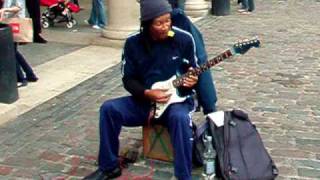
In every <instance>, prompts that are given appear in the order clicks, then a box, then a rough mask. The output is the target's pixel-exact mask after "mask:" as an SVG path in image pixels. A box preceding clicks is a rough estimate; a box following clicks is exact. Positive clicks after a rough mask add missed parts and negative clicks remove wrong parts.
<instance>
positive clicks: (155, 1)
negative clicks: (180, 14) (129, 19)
mask: <svg viewBox="0 0 320 180" xmlns="http://www.w3.org/2000/svg"><path fill="white" fill-rule="evenodd" d="M171 11H172V8H171V5H170V4H169V3H168V1H167V0H140V16H141V18H140V20H141V21H148V20H151V19H154V18H156V17H159V16H161V15H163V14H165V13H170V12H171Z"/></svg>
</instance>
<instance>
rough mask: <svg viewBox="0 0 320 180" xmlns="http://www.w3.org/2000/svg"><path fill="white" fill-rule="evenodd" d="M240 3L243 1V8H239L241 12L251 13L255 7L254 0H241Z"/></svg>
mask: <svg viewBox="0 0 320 180" xmlns="http://www.w3.org/2000/svg"><path fill="white" fill-rule="evenodd" d="M238 3H241V9H239V10H238V11H239V12H240V13H241V14H251V12H252V11H254V9H255V4H254V0H241V1H240V2H239V1H238Z"/></svg>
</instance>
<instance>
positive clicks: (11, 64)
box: [0, 23, 19, 104]
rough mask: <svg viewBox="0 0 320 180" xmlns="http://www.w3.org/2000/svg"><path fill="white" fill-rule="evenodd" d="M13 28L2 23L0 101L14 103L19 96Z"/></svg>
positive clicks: (0, 37)
mask: <svg viewBox="0 0 320 180" xmlns="http://www.w3.org/2000/svg"><path fill="white" fill-rule="evenodd" d="M14 51H15V50H14V45H13V37H12V32H11V28H10V27H9V26H8V25H6V24H1V23H0V103H7V104H10V103H13V102H15V101H16V100H17V99H18V98H19V96H18V89H17V73H16V57H15V52H14Z"/></svg>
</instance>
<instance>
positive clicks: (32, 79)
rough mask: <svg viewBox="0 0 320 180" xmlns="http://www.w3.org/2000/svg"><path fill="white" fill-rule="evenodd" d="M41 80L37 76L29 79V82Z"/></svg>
mask: <svg viewBox="0 0 320 180" xmlns="http://www.w3.org/2000/svg"><path fill="white" fill-rule="evenodd" d="M38 79H39V78H37V77H36V76H33V77H27V80H28V82H37V81H38Z"/></svg>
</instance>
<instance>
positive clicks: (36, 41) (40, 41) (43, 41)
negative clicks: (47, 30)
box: [33, 35, 48, 44]
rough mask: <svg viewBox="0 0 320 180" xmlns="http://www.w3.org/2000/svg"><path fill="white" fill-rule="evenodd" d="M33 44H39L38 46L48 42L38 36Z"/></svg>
mask: <svg viewBox="0 0 320 180" xmlns="http://www.w3.org/2000/svg"><path fill="white" fill-rule="evenodd" d="M33 42H35V43H40V44H46V43H47V42H48V41H47V40H45V39H44V38H43V37H41V36H40V35H38V36H36V37H34V39H33Z"/></svg>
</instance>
